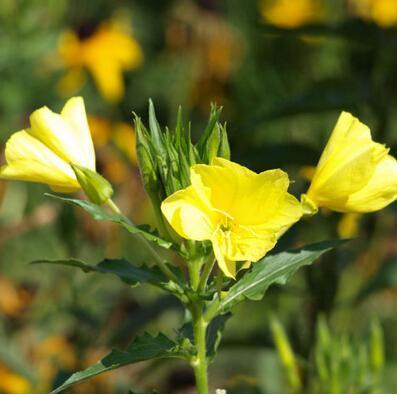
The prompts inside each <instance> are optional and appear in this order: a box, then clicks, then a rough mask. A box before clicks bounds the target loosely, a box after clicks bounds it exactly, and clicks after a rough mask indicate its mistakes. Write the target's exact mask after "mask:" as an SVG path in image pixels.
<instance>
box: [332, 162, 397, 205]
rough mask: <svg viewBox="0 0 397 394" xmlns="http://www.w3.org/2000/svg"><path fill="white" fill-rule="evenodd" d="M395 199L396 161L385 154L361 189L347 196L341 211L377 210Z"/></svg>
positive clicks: (396, 190) (396, 194)
mask: <svg viewBox="0 0 397 394" xmlns="http://www.w3.org/2000/svg"><path fill="white" fill-rule="evenodd" d="M396 199H397V161H396V159H395V158H394V157H392V156H390V155H387V156H386V157H385V158H384V159H383V160H382V161H381V162H380V163H379V164H378V165H377V166H376V169H375V172H374V173H373V175H372V177H371V179H370V180H369V182H368V183H367V185H365V186H364V187H363V188H362V189H361V190H359V191H358V192H357V193H354V194H352V195H351V196H349V198H348V200H347V202H346V204H345V205H344V206H342V207H339V208H341V209H339V210H341V211H342V212H373V211H378V210H380V209H382V208H384V207H385V206H387V205H389V204H390V203H392V202H393V201H395V200H396Z"/></svg>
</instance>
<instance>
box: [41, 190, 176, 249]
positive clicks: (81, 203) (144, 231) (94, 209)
mask: <svg viewBox="0 0 397 394" xmlns="http://www.w3.org/2000/svg"><path fill="white" fill-rule="evenodd" d="M46 195H47V196H49V197H52V198H56V199H58V200H61V201H63V202H66V203H67V204H71V205H75V206H78V207H80V208H83V209H84V210H85V211H86V212H87V213H89V214H90V215H91V216H92V217H93V218H94V219H95V220H99V221H109V222H114V223H117V224H119V225H121V226H122V227H124V228H125V229H126V230H127V231H128V232H130V233H131V234H141V235H142V236H143V237H145V238H146V239H147V240H148V241H152V242H155V243H156V244H157V245H159V246H161V247H163V248H166V249H169V248H171V246H172V243H171V242H168V241H166V240H164V239H162V238H160V237H158V236H157V235H155V234H152V233H151V232H149V231H148V226H139V225H135V224H133V223H132V222H131V221H130V220H129V219H128V218H127V217H125V216H124V215H121V214H118V213H113V212H107V211H105V210H104V209H103V208H102V207H100V206H99V205H96V204H94V203H92V202H90V201H86V200H78V199H75V198H66V197H59V196H55V195H53V194H48V193H46Z"/></svg>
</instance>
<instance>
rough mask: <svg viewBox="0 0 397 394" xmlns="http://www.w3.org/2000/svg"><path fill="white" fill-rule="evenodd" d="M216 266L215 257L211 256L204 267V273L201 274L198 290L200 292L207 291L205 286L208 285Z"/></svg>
mask: <svg viewBox="0 0 397 394" xmlns="http://www.w3.org/2000/svg"><path fill="white" fill-rule="evenodd" d="M214 265H215V259H214V256H213V255H212V254H211V256H210V257H209V258H208V260H207V262H206V263H205V265H204V269H203V272H202V273H201V278H200V283H199V285H198V289H199V290H200V291H203V290H204V289H205V286H206V285H207V282H208V278H209V276H210V274H211V272H212V269H213V268H214Z"/></svg>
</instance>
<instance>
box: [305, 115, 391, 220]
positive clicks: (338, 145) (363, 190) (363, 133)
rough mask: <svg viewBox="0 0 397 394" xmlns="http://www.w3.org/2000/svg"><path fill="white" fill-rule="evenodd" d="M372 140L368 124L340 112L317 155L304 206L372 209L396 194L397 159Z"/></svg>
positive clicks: (312, 208)
mask: <svg viewBox="0 0 397 394" xmlns="http://www.w3.org/2000/svg"><path fill="white" fill-rule="evenodd" d="M388 152H389V150H388V149H387V148H386V147H385V146H384V145H381V144H378V143H376V142H374V141H372V138H371V132H370V130H369V128H368V127H367V126H366V125H364V124H363V123H361V122H360V121H359V120H358V119H357V118H355V117H354V116H352V115H351V114H349V113H347V112H342V113H341V115H340V117H339V119H338V122H337V123H336V126H335V128H334V130H333V132H332V135H331V138H330V139H329V141H328V144H327V146H326V147H325V149H324V152H323V154H322V156H321V158H320V161H319V163H318V165H317V168H316V171H315V173H314V176H313V180H312V182H311V185H310V188H309V190H308V192H307V194H304V195H302V202H303V205H304V210H305V212H307V213H309V214H310V213H311V214H313V213H315V212H316V211H317V209H318V207H326V208H329V209H332V210H334V211H338V212H358V213H360V212H362V213H364V212H372V211H377V210H379V209H382V208H384V207H385V206H386V205H388V204H390V203H391V202H393V201H394V200H395V199H396V198H397V161H396V159H394V157H392V156H390V155H389V154H388Z"/></svg>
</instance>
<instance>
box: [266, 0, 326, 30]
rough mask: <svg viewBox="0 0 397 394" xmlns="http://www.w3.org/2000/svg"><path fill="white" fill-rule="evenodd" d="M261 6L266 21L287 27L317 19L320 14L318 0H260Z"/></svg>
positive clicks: (297, 25)
mask: <svg viewBox="0 0 397 394" xmlns="http://www.w3.org/2000/svg"><path fill="white" fill-rule="evenodd" d="M259 7H260V11H261V13H262V16H263V19H264V20H265V21H266V22H269V23H271V24H273V25H276V26H279V27H285V28H295V27H299V26H302V25H304V24H307V23H310V22H314V21H317V20H318V19H319V16H320V12H319V11H320V10H319V4H318V1H316V0H293V1H290V0H274V1H269V0H260V1H259Z"/></svg>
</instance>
